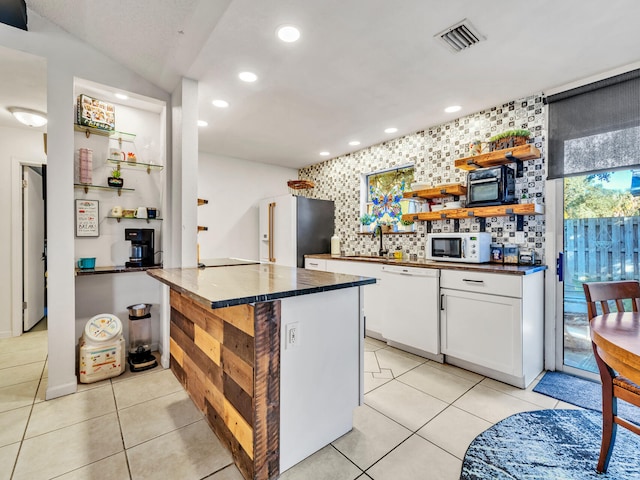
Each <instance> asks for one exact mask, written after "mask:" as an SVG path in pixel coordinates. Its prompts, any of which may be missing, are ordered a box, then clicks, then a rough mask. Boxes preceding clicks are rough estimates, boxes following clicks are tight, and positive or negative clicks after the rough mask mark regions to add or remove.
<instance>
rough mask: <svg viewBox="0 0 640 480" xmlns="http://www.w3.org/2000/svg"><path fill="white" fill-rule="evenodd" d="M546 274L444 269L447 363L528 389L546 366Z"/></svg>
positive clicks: (443, 328) (443, 334) (442, 290)
mask: <svg viewBox="0 0 640 480" xmlns="http://www.w3.org/2000/svg"><path fill="white" fill-rule="evenodd" d="M543 285H544V273H543V272H536V273H532V274H530V275H502V274H488V273H479V272H471V271H454V270H443V271H442V273H441V277H440V293H441V299H440V301H441V311H440V324H441V327H440V329H441V330H440V332H441V337H440V340H441V349H442V353H444V354H445V361H446V362H447V363H452V364H454V365H458V366H460V367H463V368H466V369H468V370H472V371H476V372H478V373H480V374H483V375H486V376H489V377H491V378H495V379H496V380H500V381H503V382H506V383H509V384H511V385H515V386H517V387H520V388H525V387H526V386H527V385H529V383H531V381H533V380H534V379H535V377H536V376H537V375H538V374H539V373H540V372H541V371H542V368H543V337H544V316H543V308H544V303H543V302H544V297H543Z"/></svg>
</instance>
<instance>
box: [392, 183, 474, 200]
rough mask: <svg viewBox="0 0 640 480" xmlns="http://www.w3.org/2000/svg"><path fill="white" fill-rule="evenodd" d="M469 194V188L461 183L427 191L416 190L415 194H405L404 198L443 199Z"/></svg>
mask: <svg viewBox="0 0 640 480" xmlns="http://www.w3.org/2000/svg"><path fill="white" fill-rule="evenodd" d="M466 194H467V187H465V186H464V185H462V184H461V183H452V184H450V185H442V186H440V187H432V188H427V189H425V190H416V191H413V192H404V193H403V194H402V196H403V197H404V198H442V197H450V196H456V197H457V196H460V195H466Z"/></svg>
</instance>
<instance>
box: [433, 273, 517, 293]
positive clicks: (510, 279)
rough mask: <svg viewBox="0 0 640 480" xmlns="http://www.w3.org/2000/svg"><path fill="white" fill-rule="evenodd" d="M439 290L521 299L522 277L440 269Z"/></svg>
mask: <svg viewBox="0 0 640 480" xmlns="http://www.w3.org/2000/svg"><path fill="white" fill-rule="evenodd" d="M440 288H450V289H452V290H465V291H467V292H477V293H486V294H489V295H502V296H505V297H515V298H522V277H521V276H519V275H501V274H497V273H483V272H472V271H458V270H447V269H442V270H441V273H440Z"/></svg>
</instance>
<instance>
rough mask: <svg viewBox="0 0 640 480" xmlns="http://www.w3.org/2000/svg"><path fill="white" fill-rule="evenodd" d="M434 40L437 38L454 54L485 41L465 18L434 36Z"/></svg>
mask: <svg viewBox="0 0 640 480" xmlns="http://www.w3.org/2000/svg"><path fill="white" fill-rule="evenodd" d="M435 38H439V39H440V40H441V41H442V42H443V43H444V44H445V45H446V46H447V47H449V48H450V49H451V50H452V51H454V52H456V53H457V52H461V51H462V50H466V49H467V48H469V47H471V46H473V45H475V44H476V43H479V42H480V41H482V40H485V39H486V37H484V36H483V35H481V34H480V33H479V32H478V30H476V28H475V27H474V26H473V25H471V22H470V21H469V20H467V19H466V18H465V19H464V20H462V21H461V22H458V23H456V24H455V25H453V26H451V27H449V28H447V29H445V30H443V31H442V32H440V33H438V34H436V35H435Z"/></svg>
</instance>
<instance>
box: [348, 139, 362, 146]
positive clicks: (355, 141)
mask: <svg viewBox="0 0 640 480" xmlns="http://www.w3.org/2000/svg"><path fill="white" fill-rule="evenodd" d="M349 145H351V146H352V147H355V146H356V145H360V142H359V141H358V140H351V141H350V142H349Z"/></svg>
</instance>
